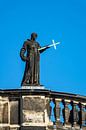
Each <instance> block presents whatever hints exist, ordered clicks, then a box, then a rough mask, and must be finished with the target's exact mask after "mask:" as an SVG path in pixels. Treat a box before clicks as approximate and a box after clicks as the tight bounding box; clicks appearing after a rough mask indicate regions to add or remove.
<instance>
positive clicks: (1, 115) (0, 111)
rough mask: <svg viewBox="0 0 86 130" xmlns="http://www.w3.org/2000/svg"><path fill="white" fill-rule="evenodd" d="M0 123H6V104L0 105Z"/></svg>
mask: <svg viewBox="0 0 86 130" xmlns="http://www.w3.org/2000/svg"><path fill="white" fill-rule="evenodd" d="M0 123H8V103H3V104H2V103H1V104H0Z"/></svg>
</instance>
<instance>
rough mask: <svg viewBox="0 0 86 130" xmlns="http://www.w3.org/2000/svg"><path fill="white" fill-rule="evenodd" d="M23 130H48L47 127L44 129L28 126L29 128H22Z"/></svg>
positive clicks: (42, 127)
mask: <svg viewBox="0 0 86 130" xmlns="http://www.w3.org/2000/svg"><path fill="white" fill-rule="evenodd" d="M21 130H46V127H44V126H28V127H22V129H21Z"/></svg>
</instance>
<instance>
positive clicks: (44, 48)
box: [39, 46, 50, 53]
mask: <svg viewBox="0 0 86 130" xmlns="http://www.w3.org/2000/svg"><path fill="white" fill-rule="evenodd" d="M49 48H50V47H48V46H45V47H41V48H40V50H39V51H40V53H42V52H44V51H46V50H47V49H49Z"/></svg>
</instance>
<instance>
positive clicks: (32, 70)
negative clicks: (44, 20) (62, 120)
mask: <svg viewBox="0 0 86 130" xmlns="http://www.w3.org/2000/svg"><path fill="white" fill-rule="evenodd" d="M36 38H37V34H36V33H32V34H31V39H27V40H26V41H25V42H24V44H23V47H22V48H21V51H20V57H21V59H22V60H23V61H25V62H26V67H25V72H24V76H23V80H22V83H21V85H22V86H28V85H40V81H39V78H40V76H39V72H40V70H39V69H40V67H39V61H40V53H42V52H43V51H44V50H46V49H47V48H48V47H47V48H44V49H43V50H38V49H39V48H41V46H40V45H39V43H38V42H36ZM25 53H27V54H26V56H25Z"/></svg>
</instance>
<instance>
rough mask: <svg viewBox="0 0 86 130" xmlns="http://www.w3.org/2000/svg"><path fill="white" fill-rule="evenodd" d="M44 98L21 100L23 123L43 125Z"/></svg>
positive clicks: (31, 97) (25, 98)
mask: <svg viewBox="0 0 86 130" xmlns="http://www.w3.org/2000/svg"><path fill="white" fill-rule="evenodd" d="M45 100H46V99H45V98H44V96H43V97H41V96H40V97H39V96H38V97H37V96H36V97H34V96H30V97H24V98H23V123H43V122H44V118H45V112H44V110H45V107H46V106H45V105H46V104H45Z"/></svg>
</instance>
